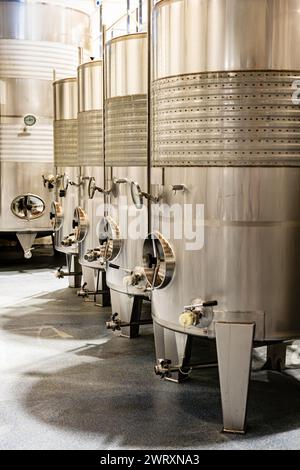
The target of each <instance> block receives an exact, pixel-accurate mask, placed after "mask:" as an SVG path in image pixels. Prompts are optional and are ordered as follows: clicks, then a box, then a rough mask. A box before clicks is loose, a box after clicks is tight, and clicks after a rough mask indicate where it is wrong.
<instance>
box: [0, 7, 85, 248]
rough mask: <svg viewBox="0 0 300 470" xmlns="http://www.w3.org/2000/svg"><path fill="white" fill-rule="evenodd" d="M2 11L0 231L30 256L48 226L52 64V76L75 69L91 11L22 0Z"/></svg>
mask: <svg viewBox="0 0 300 470" xmlns="http://www.w3.org/2000/svg"><path fill="white" fill-rule="evenodd" d="M89 3H92V1H91V2H90V1H89ZM85 6H86V5H85ZM0 17H1V24H0V84H1V123H0V133H1V150H0V165H1V170H0V171H1V201H0V204H1V210H0V232H5V233H6V234H8V233H17V235H18V238H19V239H20V242H21V244H22V246H23V248H24V251H26V253H27V254H28V255H29V256H30V248H31V243H32V241H33V240H34V237H35V236H36V234H37V233H40V234H44V233H50V231H51V225H50V221H49V212H50V204H51V201H52V200H53V193H52V194H51V191H49V188H50V189H51V188H52V187H53V182H54V179H55V178H53V126H52V121H53V100H52V90H51V87H52V80H53V70H55V72H56V77H57V78H58V79H59V78H62V77H65V76H69V75H72V74H74V72H76V68H77V65H78V46H81V47H82V48H83V49H85V50H89V49H90V46H91V37H90V17H89V15H88V14H86V13H85V12H83V11H80V8H79V9H72V8H70V5H67V7H65V6H64V5H59V3H58V2H51V1H49V2H47V1H45V2H38V1H25V0H24V1H22V2H21V1H3V0H1V1H0ZM42 174H44V176H45V180H44V183H45V184H44V185H43V180H42ZM49 180H50V182H49Z"/></svg>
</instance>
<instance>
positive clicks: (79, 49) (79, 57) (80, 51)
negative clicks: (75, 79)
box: [78, 46, 83, 65]
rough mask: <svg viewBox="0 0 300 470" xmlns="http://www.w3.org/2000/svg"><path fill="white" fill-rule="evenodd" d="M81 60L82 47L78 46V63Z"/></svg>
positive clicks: (80, 62) (79, 63)
mask: <svg viewBox="0 0 300 470" xmlns="http://www.w3.org/2000/svg"><path fill="white" fill-rule="evenodd" d="M82 62H83V48H82V47H80V46H79V47H78V65H81V64H82Z"/></svg>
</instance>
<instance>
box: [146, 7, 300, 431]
mask: <svg viewBox="0 0 300 470" xmlns="http://www.w3.org/2000/svg"><path fill="white" fill-rule="evenodd" d="M299 12H300V1H299V0H287V1H284V2H282V1H280V0H264V1H260V0H242V1H236V0H162V1H159V2H158V3H157V4H156V6H155V9H154V13H153V83H152V103H153V121H152V133H153V141H152V166H153V167H161V168H163V169H164V173H163V180H161V181H158V182H159V183H161V184H162V186H163V189H162V191H161V192H162V199H161V204H160V205H156V206H155V205H153V208H152V211H153V218H152V230H153V237H152V239H151V237H149V240H148V241H147V242H146V243H145V245H144V258H145V266H146V267H147V268H148V269H149V271H148V275H149V278H150V280H152V281H153V276H156V277H155V282H154V284H155V285H156V286H157V288H156V289H155V290H154V292H153V296H152V311H153V319H154V322H155V336H156V351H157V357H158V358H166V359H170V360H171V361H172V363H173V364H182V363H183V360H184V357H185V354H186V346H187V342H186V337H187V336H190V335H191V336H202V337H203V336H204V337H215V336H216V334H217V344H218V346H219V347H218V354H219V355H220V350H221V349H222V345H223V344H225V343H226V341H225V342H224V343H222V340H220V341H219V340H218V331H219V332H220V337H222V335H221V331H224V332H225V335H226V331H229V330H226V328H236V331H238V329H239V328H241V327H240V326H239V325H248V328H249V331H250V334H251V328H250V327H249V325H250V324H251V325H254V326H255V332H254V339H255V340H257V341H266V340H268V341H277V340H279V341H282V340H287V339H293V338H297V337H299V336H300V311H299V302H298V285H299V280H300V279H299V262H300V244H299V240H300V185H299V181H300V168H299V166H300V134H299V125H298V123H299V117H300V108H299V102H297V100H296V101H295V99H293V97H294V98H295V87H296V86H297V84H295V81H296V80H299V77H300V56H299V54H298V53H297V50H296V48H295V47H294V46H293V45H294V44H297V42H298V41H299V39H300V28H299V19H300V13H299ZM156 182H157V181H156ZM172 188H173V189H174V190H173V191H172ZM163 203H166V205H167V206H165V207H163ZM150 255H152V256H154V261H151V257H150ZM149 259H150V262H149ZM157 266H159V270H158V274H157V270H156V273H155V274H153V272H154V271H155V267H156V268H157ZM214 300H217V301H218V306H216V307H214V309H212V305H213V304H214V303H213V302H212V303H211V304H210V303H209V304H207V305H208V307H205V305H206V304H205V302H206V301H209V302H210V301H214ZM193 304H194V307H192V305H193ZM182 312H185V313H184V315H183V316H182V315H181V314H182ZM224 325H225V326H224ZM223 327H224V329H223ZM172 331H173V333H172ZM245 331H246V330H245ZM174 332H175V333H174ZM178 332H179V333H178ZM180 333H182V335H181V334H180ZM228 337H229V336H228ZM241 337H242V335H241ZM233 338H234V336H233V335H232V340H231V341H232V345H235V344H236V343H235V340H234V339H233ZM250 343H251V341H250V342H249V344H250ZM226 344H227V343H226ZM228 344H230V342H229V343H228ZM247 344H248V343H247V341H246V340H245V348H247V347H248V346H247ZM251 344H252V343H251ZM230 347H231V346H230ZM228 348H229V346H228ZM232 348H233V346H232ZM228 350H229V349H227V352H228ZM166 351H167V352H166ZM243 351H244V348H243V345H242V344H240V348H239V349H237V350H235V353H236V356H235V357H239V358H242V357H243V354H244V352H243ZM166 355H167V356H168V357H166ZM227 358H229V354H228V356H227ZM241 360H242V359H241ZM220 362H222V361H220V357H219V367H220V368H221V369H220V380H221V390H222V401H223V411H224V409H225V408H226V404H225V401H226V399H224V393H223V392H224V383H225V382H224V380H223V379H224V377H225V375H226V374H225V372H224V370H225V369H224V368H223V364H222V363H221V364H220ZM246 362H247V361H246ZM227 363H228V364H229V365H228V368H229V369H230V367H231V366H230V361H229V359H228V361H227ZM224 367H225V366H224ZM236 370H238V365H237V367H236ZM246 375H247V374H246ZM248 377H249V373H248ZM227 379H228V376H227ZM234 380H235V377H234V376H231V377H230V379H229V380H228V383H230V382H231V381H232V382H234ZM225 381H226V380H225ZM222 384H223V389H222ZM230 393H231V392H229V395H230ZM231 397H232V396H231ZM234 401H235V400H232V403H233V402H234ZM237 407H238V404H237ZM225 415H226V412H225ZM224 420H226V419H225V418H224ZM225 427H226V426H225ZM236 427H238V425H237V426H236ZM241 427H242V425H241ZM240 430H241V429H240Z"/></svg>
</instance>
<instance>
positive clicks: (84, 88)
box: [78, 60, 104, 269]
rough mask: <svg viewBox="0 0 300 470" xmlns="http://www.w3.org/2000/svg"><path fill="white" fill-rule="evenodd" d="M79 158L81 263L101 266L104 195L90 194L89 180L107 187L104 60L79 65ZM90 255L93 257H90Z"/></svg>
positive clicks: (94, 266) (87, 265) (93, 266)
mask: <svg viewBox="0 0 300 470" xmlns="http://www.w3.org/2000/svg"><path fill="white" fill-rule="evenodd" d="M78 92H79V96H78V103H79V108H78V158H79V161H80V165H81V168H82V176H83V185H82V191H81V200H80V207H81V208H82V209H83V210H84V211H85V214H86V217H87V230H86V233H85V235H84V237H83V239H82V241H81V242H80V250H79V251H80V256H79V259H80V263H81V264H82V265H83V266H86V267H89V268H96V269H99V268H101V264H100V262H99V260H98V259H97V257H93V255H92V254H93V250H95V249H97V248H98V247H99V235H98V229H97V227H98V225H99V220H100V218H101V217H103V215H104V197H103V194H102V193H100V192H98V191H96V192H95V193H94V196H93V198H92V199H91V198H90V197H89V191H88V188H89V182H90V179H91V178H93V179H94V181H95V184H96V185H97V186H98V187H100V188H104V158H103V62H102V60H96V61H91V62H87V63H85V64H82V65H81V66H80V67H79V68H78ZM89 254H90V256H88V255H89Z"/></svg>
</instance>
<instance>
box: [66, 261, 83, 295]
mask: <svg viewBox="0 0 300 470" xmlns="http://www.w3.org/2000/svg"><path fill="white" fill-rule="evenodd" d="M66 263H67V268H68V272H69V273H74V274H73V275H72V276H69V287H72V288H78V287H80V286H81V266H80V264H79V260H78V256H76V255H73V254H66Z"/></svg>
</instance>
